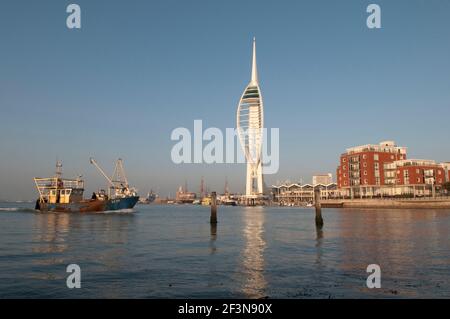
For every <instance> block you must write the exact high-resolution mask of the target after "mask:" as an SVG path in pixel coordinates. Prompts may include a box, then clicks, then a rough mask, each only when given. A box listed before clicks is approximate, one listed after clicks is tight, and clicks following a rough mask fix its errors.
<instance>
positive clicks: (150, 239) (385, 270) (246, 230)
mask: <svg viewBox="0 0 450 319" xmlns="http://www.w3.org/2000/svg"><path fill="white" fill-rule="evenodd" d="M27 205H28V204H10V203H8V204H7V203H4V204H0V297H1V298H9V297H25V298H80V297H83V298H98V297H102V298H127V297H129V298H156V297H160V298H185V297H191V298H219V297H223V298H234V297H243V298H261V297H269V298H344V297H350V298H372V297H378V298H379V297H382V298H386V297H388V298H410V297H419V298H425V297H439V298H449V297H450V234H449V231H450V211H444V210H428V211H425V210H417V211H414V210H393V211H375V210H339V209H326V210H324V211H323V215H324V220H325V227H324V229H323V232H316V229H315V226H314V212H313V210H311V209H299V208H242V207H219V213H218V214H219V224H218V226H217V229H211V227H210V224H209V208H207V207H199V206H152V205H151V206H138V207H137V208H136V209H135V213H134V214H130V213H105V214H88V215H79V214H52V213H48V214H42V213H35V212H34V211H32V210H31V209H23V208H25V207H27ZM29 205H30V207H31V204H29ZM72 263H76V264H78V265H80V267H81V271H82V288H81V289H68V288H67V287H66V276H67V275H68V274H67V273H66V272H65V269H66V266H67V265H69V264H72ZM368 264H379V265H380V266H381V270H382V288H381V289H376V290H369V289H368V288H366V285H365V281H366V278H367V273H366V271H365V270H366V267H367V265H368Z"/></svg>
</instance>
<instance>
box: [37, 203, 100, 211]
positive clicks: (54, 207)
mask: <svg viewBox="0 0 450 319" xmlns="http://www.w3.org/2000/svg"><path fill="white" fill-rule="evenodd" d="M105 207H106V202H105V201H101V200H86V201H81V202H77V203H68V204H59V203H57V204H49V203H39V202H37V203H36V209H37V210H40V211H41V212H58V213H89V212H103V211H105Z"/></svg>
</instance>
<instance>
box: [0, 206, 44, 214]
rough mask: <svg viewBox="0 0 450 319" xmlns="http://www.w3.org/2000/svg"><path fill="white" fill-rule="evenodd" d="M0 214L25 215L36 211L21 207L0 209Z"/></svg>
mask: <svg viewBox="0 0 450 319" xmlns="http://www.w3.org/2000/svg"><path fill="white" fill-rule="evenodd" d="M0 212H25V213H35V212H36V210H34V209H32V208H23V207H0Z"/></svg>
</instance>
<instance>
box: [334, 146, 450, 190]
mask: <svg viewBox="0 0 450 319" xmlns="http://www.w3.org/2000/svg"><path fill="white" fill-rule="evenodd" d="M336 173H337V174H336V176H337V185H338V188H339V190H340V194H341V195H342V196H345V197H350V198H354V197H383V196H414V197H415V196H430V195H432V194H433V193H434V192H435V191H436V190H439V189H440V188H441V187H442V184H444V183H445V182H446V181H450V163H443V164H438V163H436V162H435V161H432V160H414V159H409V160H408V159H407V158H406V147H399V146H397V145H395V142H394V141H384V142H381V143H380V144H378V145H373V144H368V145H361V146H356V147H352V148H349V149H347V151H346V152H345V153H344V154H342V155H341V158H340V163H339V166H338V168H337V171H336Z"/></svg>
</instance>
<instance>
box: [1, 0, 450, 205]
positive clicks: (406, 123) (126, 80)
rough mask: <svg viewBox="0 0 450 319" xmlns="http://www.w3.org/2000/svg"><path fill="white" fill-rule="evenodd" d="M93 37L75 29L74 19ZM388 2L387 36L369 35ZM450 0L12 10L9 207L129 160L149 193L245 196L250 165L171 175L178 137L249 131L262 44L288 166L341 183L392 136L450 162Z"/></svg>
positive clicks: (4, 140)
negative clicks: (200, 128) (247, 112)
mask: <svg viewBox="0 0 450 319" xmlns="http://www.w3.org/2000/svg"><path fill="white" fill-rule="evenodd" d="M70 3H77V4H79V5H80V6H81V9H82V29H81V30H77V31H73V30H69V29H67V28H66V25H65V21H66V17H67V14H66V12H65V9H66V6H67V5H68V4H70ZM370 3H378V4H379V5H380V6H381V9H382V29H381V30H369V29H368V28H367V27H366V24H365V21H366V18H367V16H368V14H367V13H366V7H367V5H368V4H370ZM449 13H450V1H447V0H434V1H406V0H405V1H400V0H397V1H378V0H371V1H343V0H341V1H312V0H310V1H298V0H295V1H237V0H236V1H211V0H208V1H206V0H203V1H201V0H184V1H181V0H180V1H167V0H164V1H162V0H160V1H100V0H97V1H87V0H71V1H62V0H58V1H56V0H55V1H19V0H14V1H13V0H9V1H2V4H1V9H0V198H2V199H30V198H34V197H35V196H36V193H35V189H34V185H33V182H32V178H33V176H36V175H38V176H46V175H50V174H51V173H52V172H53V170H54V162H55V159H56V157H59V158H60V159H61V160H63V164H64V172H65V176H67V177H71V176H73V175H75V174H77V173H81V174H83V175H84V177H85V179H86V182H87V184H88V190H89V191H91V190H93V189H95V188H97V187H99V186H101V185H102V184H104V181H103V180H102V178H100V176H99V175H98V173H97V171H96V170H95V169H94V168H93V167H92V166H91V165H90V164H89V157H90V156H94V157H96V159H97V160H98V161H99V162H100V163H101V164H102V165H103V166H104V167H105V169H106V170H108V171H111V170H112V168H113V162H114V160H115V159H116V158H118V157H122V158H124V160H125V165H126V168H127V171H128V175H129V179H130V180H131V181H132V182H133V183H134V184H135V185H136V186H137V187H138V188H139V190H140V192H141V194H144V193H146V192H147V191H148V190H150V189H151V188H153V189H154V190H158V189H159V191H160V193H161V194H162V195H167V194H169V192H170V193H172V194H174V192H175V190H176V187H177V186H178V185H180V184H184V181H185V180H187V181H188V184H189V186H190V188H191V190H198V187H199V184H200V177H201V176H202V175H203V176H205V180H206V183H207V185H208V186H209V188H210V189H216V190H218V191H221V190H222V189H223V185H224V181H225V177H226V176H227V177H228V180H229V184H230V187H231V189H232V190H233V191H237V192H240V191H243V189H244V176H245V175H244V172H245V165H238V164H235V165H209V166H205V165H194V164H192V165H181V166H177V165H174V164H173V163H172V162H171V159H170V150H171V147H172V146H173V144H174V142H172V141H171V140H170V133H171V131H172V130H173V129H174V128H176V127H180V126H184V127H188V128H192V126H193V121H194V120H195V119H203V121H204V123H205V125H207V126H215V127H219V128H222V129H225V128H226V127H234V125H235V116H236V107H237V103H238V100H239V98H240V95H241V93H242V90H243V89H244V88H245V86H246V85H247V83H248V81H249V79H250V62H251V61H250V57H251V39H252V37H253V36H256V38H257V46H258V66H259V77H260V83H261V89H262V92H263V95H264V99H265V100H264V103H265V110H264V111H265V126H266V127H279V128H280V135H281V146H280V152H281V168H280V171H279V173H278V174H277V175H275V176H267V177H266V181H267V184H269V185H270V184H271V183H273V182H275V181H276V180H284V179H287V178H289V179H291V180H297V179H299V178H300V177H303V180H304V181H309V179H310V177H311V175H312V174H313V173H315V172H332V173H333V175H335V169H336V165H337V163H338V157H339V154H340V153H342V152H343V151H344V150H345V148H347V147H350V146H354V145H359V144H366V143H377V142H379V141H380V140H385V139H392V140H395V141H397V143H398V144H401V145H403V146H407V147H409V157H414V158H431V159H435V160H437V161H450V147H449V142H448V141H449V136H450V125H449V118H450V23H449V19H448V16H449Z"/></svg>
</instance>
